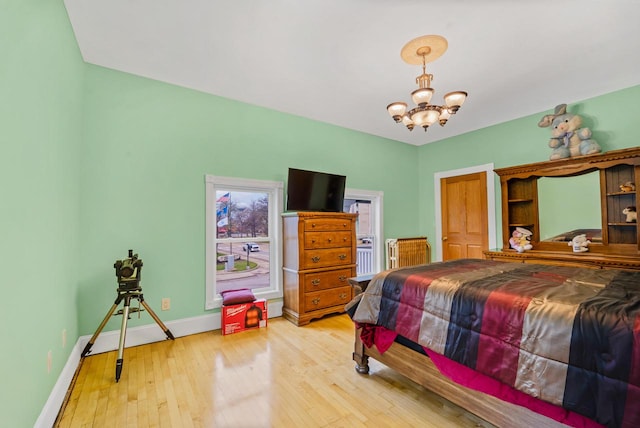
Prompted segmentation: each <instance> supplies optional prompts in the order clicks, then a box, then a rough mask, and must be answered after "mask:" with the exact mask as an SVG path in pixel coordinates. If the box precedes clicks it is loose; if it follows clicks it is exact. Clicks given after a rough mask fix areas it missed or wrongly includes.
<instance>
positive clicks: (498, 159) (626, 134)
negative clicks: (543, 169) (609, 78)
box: [418, 86, 640, 247]
mask: <svg viewBox="0 0 640 428" xmlns="http://www.w3.org/2000/svg"><path fill="white" fill-rule="evenodd" d="M638 97H640V86H634V87H631V88H628V89H624V90H621V91H617V92H613V93H610V94H606V95H602V96H599V97H596V98H591V99H588V100H584V101H580V102H574V103H570V102H568V101H567V100H561V99H558V100H550V102H549V110H547V111H544V112H540V113H538V114H535V115H531V116H527V117H523V118H520V119H516V120H512V121H510V122H506V123H502V124H499V125H495V126H491V127H488V128H483V129H480V130H478V131H475V132H470V133H467V134H464V135H459V136H457V137H453V138H449V139H447V140H442V141H438V142H435V143H431V144H426V145H424V146H421V147H420V148H419V163H420V165H419V172H418V181H419V183H420V188H419V197H418V199H419V204H420V225H419V226H418V228H419V231H420V234H424V235H426V236H428V237H433V238H435V230H436V225H435V218H436V216H435V209H434V208H435V205H434V204H433V200H434V197H435V191H434V180H433V175H434V174H435V173H437V172H444V171H449V170H455V169H460V168H467V167H471V166H475V165H483V164H488V163H493V164H494V167H495V168H502V167H507V166H512V165H519V164H526V163H533V162H542V161H545V160H548V159H549V155H550V154H551V149H550V148H549V147H548V142H549V137H550V136H551V134H550V132H549V129H548V128H539V127H538V121H539V120H540V119H541V118H542V116H543V115H545V114H549V113H552V112H553V109H554V107H555V106H556V105H557V104H562V103H567V104H568V109H567V110H568V111H569V112H570V113H576V114H580V115H581V116H582V117H583V124H582V125H583V126H585V127H589V128H590V129H591V130H592V131H593V138H594V139H595V140H596V141H597V142H598V143H599V144H600V146H601V147H602V150H603V151H609V150H615V149H623V148H627V147H635V146H638V145H640V129H639V128H637V127H636V123H637V122H636V121H637V117H636V116H637V108H635V105H636V104H637V100H638ZM468 102H472V98H471V97H470V98H469V101H468ZM465 106H466V105H465ZM455 119H456V120H464V108H463V109H461V110H460V112H459V113H458V116H457V117H456V118H455ZM494 180H495V192H496V235H497V236H496V241H497V242H498V246H499V247H501V246H502V245H501V242H502V226H501V224H502V216H501V204H500V181H499V179H498V176H497V175H494ZM573 215H577V216H580V214H575V213H573Z"/></svg>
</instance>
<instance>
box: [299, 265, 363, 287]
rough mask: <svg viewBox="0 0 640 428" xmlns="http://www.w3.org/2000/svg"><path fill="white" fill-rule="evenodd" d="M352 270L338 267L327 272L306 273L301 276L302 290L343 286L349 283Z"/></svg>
mask: <svg viewBox="0 0 640 428" xmlns="http://www.w3.org/2000/svg"><path fill="white" fill-rule="evenodd" d="M351 275H352V270H351V269H350V268H349V269H338V270H331V271H329V272H318V273H306V274H304V276H303V278H302V282H303V287H304V292H305V293H309V292H312V291H321V290H326V289H329V288H337V287H344V286H345V285H348V284H349V281H348V279H349V277H351Z"/></svg>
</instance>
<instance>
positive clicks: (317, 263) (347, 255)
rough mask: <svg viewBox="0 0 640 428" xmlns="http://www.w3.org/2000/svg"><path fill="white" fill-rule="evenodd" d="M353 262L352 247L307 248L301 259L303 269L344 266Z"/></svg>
mask: <svg viewBox="0 0 640 428" xmlns="http://www.w3.org/2000/svg"><path fill="white" fill-rule="evenodd" d="M352 263H353V262H352V260H351V248H350V247H343V248H327V249H323V250H307V251H305V252H304V254H302V260H301V264H302V269H316V268H322V267H330V266H342V265H350V264H352Z"/></svg>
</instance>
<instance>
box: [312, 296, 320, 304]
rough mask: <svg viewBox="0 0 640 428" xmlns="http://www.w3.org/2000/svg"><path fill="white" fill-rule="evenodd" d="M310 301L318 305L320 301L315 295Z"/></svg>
mask: <svg viewBox="0 0 640 428" xmlns="http://www.w3.org/2000/svg"><path fill="white" fill-rule="evenodd" d="M311 303H313V304H314V305H316V306H318V304H319V303H320V298H318V297H316V298H315V299H313V300H312V301H311Z"/></svg>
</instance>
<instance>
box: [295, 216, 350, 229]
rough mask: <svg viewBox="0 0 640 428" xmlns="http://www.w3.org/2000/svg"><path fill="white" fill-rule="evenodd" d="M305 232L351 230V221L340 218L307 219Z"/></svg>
mask: <svg viewBox="0 0 640 428" xmlns="http://www.w3.org/2000/svg"><path fill="white" fill-rule="evenodd" d="M304 230H305V231H306V232H310V231H311V232H313V231H328V230H347V231H349V230H351V220H345V219H340V218H322V219H312V218H310V219H305V220H304Z"/></svg>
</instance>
